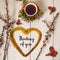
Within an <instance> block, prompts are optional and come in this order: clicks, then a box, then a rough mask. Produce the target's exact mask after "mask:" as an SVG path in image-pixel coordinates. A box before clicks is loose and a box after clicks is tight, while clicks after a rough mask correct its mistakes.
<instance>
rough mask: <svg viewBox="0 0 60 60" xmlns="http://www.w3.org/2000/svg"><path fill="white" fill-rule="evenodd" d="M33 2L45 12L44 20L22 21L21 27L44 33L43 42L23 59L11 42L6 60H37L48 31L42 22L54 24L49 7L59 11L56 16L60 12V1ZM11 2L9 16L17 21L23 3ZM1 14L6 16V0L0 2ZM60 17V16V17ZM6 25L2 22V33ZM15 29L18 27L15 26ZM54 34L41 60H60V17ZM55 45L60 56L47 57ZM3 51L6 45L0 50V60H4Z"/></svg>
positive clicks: (12, 0)
mask: <svg viewBox="0 0 60 60" xmlns="http://www.w3.org/2000/svg"><path fill="white" fill-rule="evenodd" d="M31 1H32V2H35V3H37V4H38V5H39V7H40V8H41V9H43V11H44V12H45V14H44V15H43V17H42V18H40V19H39V20H38V19H37V20H38V21H37V20H35V21H34V22H32V23H27V22H25V21H24V20H21V22H22V23H23V24H22V25H20V26H23V27H24V28H29V27H34V28H37V29H39V30H41V31H42V35H43V36H42V40H41V42H40V43H39V45H38V47H37V48H36V49H35V50H34V51H33V52H32V53H31V54H30V55H29V56H28V57H23V56H21V54H19V53H18V51H17V50H16V49H15V48H14V47H13V45H12V43H11V42H10V45H9V50H8V55H7V58H6V60H35V59H36V57H37V55H38V53H39V51H40V48H41V46H42V44H43V43H42V41H43V39H44V36H45V34H46V31H47V29H48V28H47V27H46V25H45V24H44V23H43V22H42V20H45V19H47V20H48V21H51V22H52V19H53V14H52V15H49V10H48V6H55V7H56V9H57V11H56V12H55V13H54V16H55V15H56V13H57V12H60V0H31ZM8 2H9V15H10V17H11V18H14V19H15V20H17V19H18V11H19V9H20V8H21V6H22V1H15V0H8ZM0 13H1V14H2V15H5V13H6V11H5V2H4V0H0ZM59 16H60V15H59ZM3 25H4V22H2V21H1V20H0V32H1V31H2V26H3ZM14 27H17V25H16V24H15V25H14ZM55 28H56V29H55V31H54V34H53V35H52V37H51V38H50V39H49V41H48V43H47V46H46V47H45V48H44V49H43V51H42V53H41V55H40V57H39V60H60V17H58V18H57V22H56V27H55ZM51 45H53V46H54V48H55V49H56V50H57V51H58V55H57V56H56V57H54V58H53V57H50V56H48V57H47V56H45V55H46V54H47V53H48V52H49V47H50V46H51ZM3 51H4V45H3V46H2V48H1V49H0V60H3Z"/></svg>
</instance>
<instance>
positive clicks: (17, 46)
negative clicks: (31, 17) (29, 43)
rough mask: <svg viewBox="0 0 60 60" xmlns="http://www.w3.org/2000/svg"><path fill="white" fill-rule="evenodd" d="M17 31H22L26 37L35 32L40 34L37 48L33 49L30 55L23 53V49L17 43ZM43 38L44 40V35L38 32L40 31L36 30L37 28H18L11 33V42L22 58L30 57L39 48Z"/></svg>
mask: <svg viewBox="0 0 60 60" xmlns="http://www.w3.org/2000/svg"><path fill="white" fill-rule="evenodd" d="M16 31H22V33H23V34H25V35H28V34H29V33H30V32H32V31H34V32H36V33H37V34H38V39H37V42H36V44H35V46H34V47H32V49H31V50H30V51H29V52H28V53H26V54H24V53H23V51H22V50H21V48H20V47H19V45H18V44H17V42H16V41H15V38H14V33H15V32H16ZM41 38H42V33H41V31H40V30H38V29H36V28H28V29H25V28H23V27H16V28H14V29H13V30H11V32H10V40H11V42H12V44H13V46H14V47H15V48H16V49H17V50H18V51H19V53H20V54H21V55H22V56H24V57H26V56H28V55H29V54H30V53H31V52H32V51H33V50H34V49H35V48H36V47H37V46H38V44H39V42H40V41H41Z"/></svg>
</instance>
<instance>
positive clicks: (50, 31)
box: [36, 13, 59, 60]
mask: <svg viewBox="0 0 60 60" xmlns="http://www.w3.org/2000/svg"><path fill="white" fill-rule="evenodd" d="M58 15H59V13H57V14H56V16H55V17H54V19H53V22H52V23H51V25H50V26H49V27H48V28H49V29H48V31H47V32H46V34H47V35H45V40H44V41H43V46H42V47H41V50H40V51H39V54H38V55H37V57H36V60H38V58H39V56H40V54H41V52H42V50H43V48H44V47H45V46H46V43H47V41H48V39H49V38H50V37H51V33H52V32H53V31H54V30H55V26H54V25H55V24H54V23H56V19H57V17H58ZM45 23H46V22H45ZM46 25H47V26H48V24H47V23H46ZM52 26H54V27H53V28H52Z"/></svg>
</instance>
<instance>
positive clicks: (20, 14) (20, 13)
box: [18, 10, 24, 18]
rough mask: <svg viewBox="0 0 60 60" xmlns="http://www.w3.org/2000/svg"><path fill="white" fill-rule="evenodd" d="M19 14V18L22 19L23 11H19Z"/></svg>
mask: <svg viewBox="0 0 60 60" xmlns="http://www.w3.org/2000/svg"><path fill="white" fill-rule="evenodd" d="M18 13H19V15H18V18H20V17H22V16H23V15H24V11H22V10H19V12H18Z"/></svg>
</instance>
